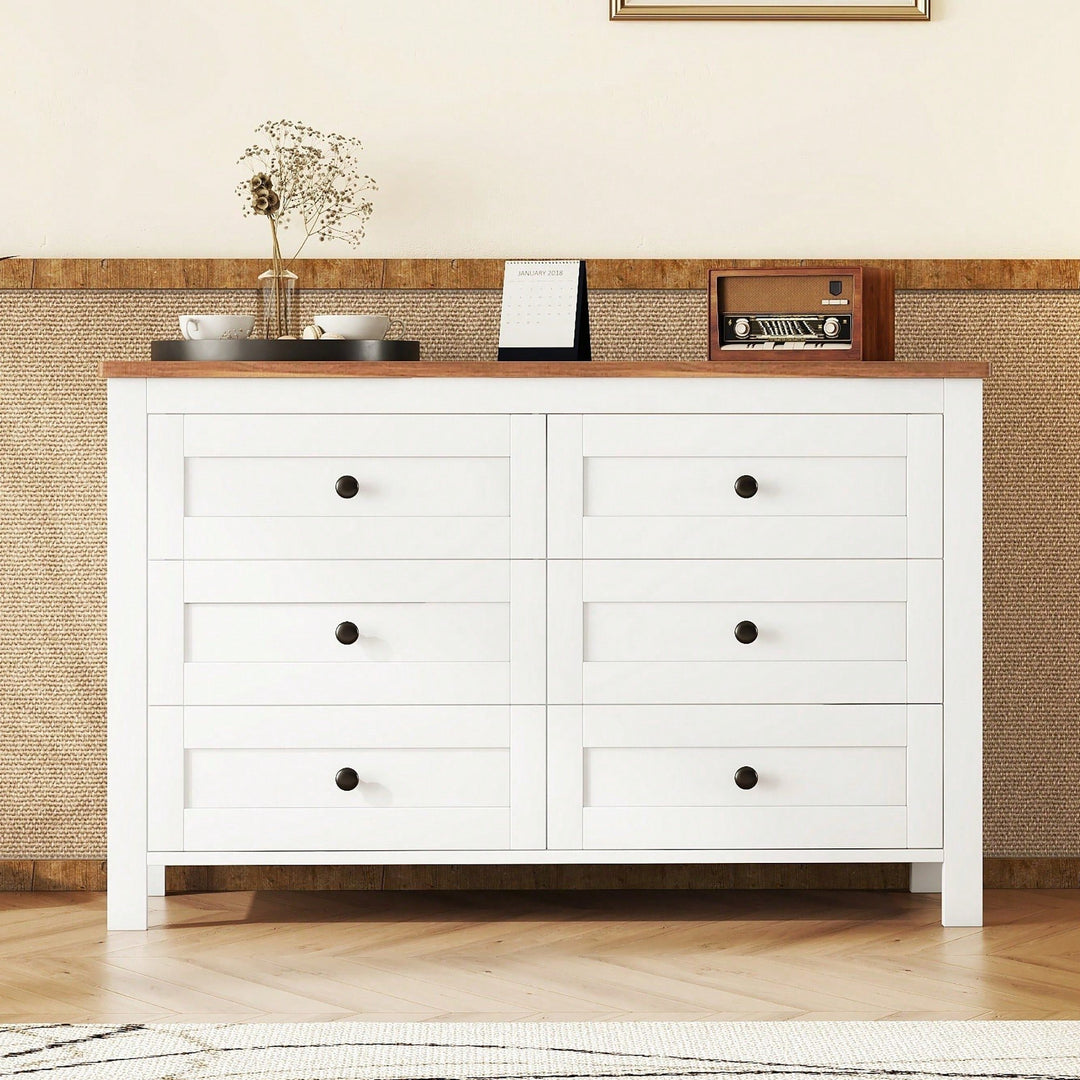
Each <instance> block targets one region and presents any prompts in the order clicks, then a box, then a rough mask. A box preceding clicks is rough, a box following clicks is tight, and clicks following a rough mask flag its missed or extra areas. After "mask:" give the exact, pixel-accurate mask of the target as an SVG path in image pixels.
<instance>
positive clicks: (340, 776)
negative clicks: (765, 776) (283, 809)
mask: <svg viewBox="0 0 1080 1080" xmlns="http://www.w3.org/2000/svg"><path fill="white" fill-rule="evenodd" d="M754 779H755V780H756V779H757V777H756V776H755V777H754ZM334 783H335V784H337V786H338V787H339V788H341V790H342V791H352V789H353V788H354V787H356V785H357V784H359V783H360V777H359V776H358V775H357V774H356V770H355V769H338V771H337V776H335V777H334Z"/></svg>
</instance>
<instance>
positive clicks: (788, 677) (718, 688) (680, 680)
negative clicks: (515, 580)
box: [582, 661, 941, 705]
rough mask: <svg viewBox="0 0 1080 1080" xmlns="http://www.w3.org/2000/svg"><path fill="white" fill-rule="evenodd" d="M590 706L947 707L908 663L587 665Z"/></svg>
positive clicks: (938, 692) (586, 695)
mask: <svg viewBox="0 0 1080 1080" xmlns="http://www.w3.org/2000/svg"><path fill="white" fill-rule="evenodd" d="M582 687H583V697H584V701H585V703H586V704H587V705H592V704H596V705H602V704H607V703H610V704H621V703H627V704H631V703H633V702H642V703H645V704H647V703H653V702H656V703H661V702H671V703H672V704H688V705H693V704H702V705H705V704H709V703H710V702H721V703H723V702H731V703H736V704H756V703H759V702H760V703H762V704H768V703H775V704H785V703H791V704H798V703H801V702H815V703H816V702H820V703H823V704H830V703H835V704H844V703H859V702H862V703H866V704H890V703H896V702H904V701H908V700H912V701H940V700H941V690H940V680H939V681H938V684H937V686H936V689H931V690H930V691H929V692H928V693H926V694H925V695H924V694H920V693H917V692H912V691H910V690H909V688H908V671H907V665H906V664H905V663H903V662H901V661H895V662H890V661H880V662H867V661H856V662H843V663H841V662H829V663H826V662H814V663H805V662H800V661H795V662H791V663H788V662H782V661H778V662H776V663H772V664H754V663H738V662H737V661H729V662H720V663H703V662H700V661H698V662H691V663H677V662H665V661H658V662H655V663H642V662H636V663H604V662H600V663H586V664H585V665H584V670H583V672H582Z"/></svg>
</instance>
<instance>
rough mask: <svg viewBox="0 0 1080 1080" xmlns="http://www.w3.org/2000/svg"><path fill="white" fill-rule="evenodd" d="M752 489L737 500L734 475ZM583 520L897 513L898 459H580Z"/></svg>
mask: <svg viewBox="0 0 1080 1080" xmlns="http://www.w3.org/2000/svg"><path fill="white" fill-rule="evenodd" d="M744 475H746V476H752V477H754V478H755V480H756V481H757V493H756V494H755V495H754V496H753V497H751V498H740V497H739V495H737V494H736V492H735V481H736V479H738V477H740V476H744ZM584 505H585V515H586V516H587V517H607V516H614V517H649V516H664V515H673V516H676V517H694V516H699V515H703V516H724V517H741V516H751V517H784V516H791V515H802V516H811V517H812V516H830V515H846V516H876V515H903V514H904V513H905V512H906V509H907V467H906V463H905V460H904V458H902V457H897V458H783V457H771V458H751V457H739V458H690V457H685V458H678V457H665V458H660V457H656V458H648V457H637V458H634V457H618V458H600V457H593V458H586V459H585V492H584Z"/></svg>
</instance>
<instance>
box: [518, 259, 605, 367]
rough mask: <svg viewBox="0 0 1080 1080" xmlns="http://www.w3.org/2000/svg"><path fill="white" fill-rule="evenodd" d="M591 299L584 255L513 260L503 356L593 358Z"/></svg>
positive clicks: (563, 358) (519, 357)
mask: <svg viewBox="0 0 1080 1080" xmlns="http://www.w3.org/2000/svg"><path fill="white" fill-rule="evenodd" d="M590 356H591V351H590V345H589V298H588V285H587V282H586V275H585V263H584V262H583V261H581V260H578V259H545V260H521V261H508V262H507V263H506V269H505V272H504V275H503V297H502V321H501V323H500V326H499V359H500V360H588V359H590Z"/></svg>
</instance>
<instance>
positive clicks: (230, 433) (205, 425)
mask: <svg viewBox="0 0 1080 1080" xmlns="http://www.w3.org/2000/svg"><path fill="white" fill-rule="evenodd" d="M184 454H185V456H186V457H244V458H247V457H271V458H275V457H287V458H288V457H360V458H368V457H392V458H396V457H509V456H510V418H509V417H508V416H440V415H438V414H433V415H423V416H418V415H409V414H398V415H385V414H381V415H350V414H330V415H321V416H301V415H295V416H290V415H283V414H258V413H255V414H251V413H247V414H243V413H240V414H234V415H231V416H229V415H220V416H210V415H206V414H200V413H196V414H191V415H188V416H185V417H184Z"/></svg>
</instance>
